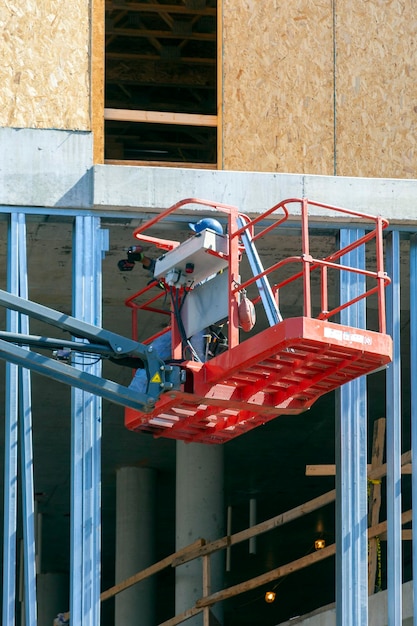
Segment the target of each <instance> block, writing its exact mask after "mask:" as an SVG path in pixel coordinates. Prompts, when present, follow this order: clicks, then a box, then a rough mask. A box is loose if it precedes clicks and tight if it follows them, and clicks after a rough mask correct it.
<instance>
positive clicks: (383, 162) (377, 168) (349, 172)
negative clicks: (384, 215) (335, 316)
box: [336, 0, 417, 178]
mask: <svg viewBox="0 0 417 626" xmlns="http://www.w3.org/2000/svg"><path fill="white" fill-rule="evenodd" d="M337 6H338V12H337V18H336V59H337V74H336V93H337V113H336V136H337V143H336V145H337V152H336V161H337V174H339V175H342V176H365V177H368V176H372V177H384V178H416V177H417V134H416V127H417V53H416V47H417V39H416V33H417V10H416V9H417V7H416V4H415V2H414V1H413V0H392V1H390V2H387V1H386V0H372V1H371V0H368V1H366V2H365V1H364V0H351V1H350V2H338V3H337Z"/></svg>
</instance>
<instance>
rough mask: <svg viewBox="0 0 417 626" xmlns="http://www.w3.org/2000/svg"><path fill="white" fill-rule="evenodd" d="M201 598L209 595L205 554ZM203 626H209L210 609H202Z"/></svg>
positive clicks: (207, 560)
mask: <svg viewBox="0 0 417 626" xmlns="http://www.w3.org/2000/svg"><path fill="white" fill-rule="evenodd" d="M202 590H203V598H205V597H207V596H209V595H210V593H211V582H210V555H209V554H205V555H204V556H203V588H202ZM203 626H210V607H208V606H206V607H204V609H203Z"/></svg>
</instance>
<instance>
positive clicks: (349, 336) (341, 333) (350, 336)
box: [324, 327, 372, 346]
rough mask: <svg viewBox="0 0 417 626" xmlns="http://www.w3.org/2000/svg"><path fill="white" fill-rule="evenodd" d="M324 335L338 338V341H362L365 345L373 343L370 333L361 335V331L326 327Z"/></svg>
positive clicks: (329, 337)
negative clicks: (351, 331)
mask: <svg viewBox="0 0 417 626" xmlns="http://www.w3.org/2000/svg"><path fill="white" fill-rule="evenodd" d="M324 336H325V337H327V338H328V339H337V340H338V341H349V342H351V343H361V344H362V345H365V346H370V345H372V337H370V336H369V335H361V334H360V333H350V332H349V331H347V330H342V329H338V328H326V327H325V328H324Z"/></svg>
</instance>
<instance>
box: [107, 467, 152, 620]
mask: <svg viewBox="0 0 417 626" xmlns="http://www.w3.org/2000/svg"><path fill="white" fill-rule="evenodd" d="M155 483H156V472H155V470H153V469H151V468H138V467H123V468H121V469H119V470H118V471H117V478H116V489H117V493H116V584H117V583H119V582H121V581H123V580H125V579H126V578H129V577H130V576H133V574H136V573H137V572H139V571H141V570H143V569H145V568H146V567H148V566H149V565H152V564H153V563H154V556H155V551H154V544H155V540H154V527H155V514H154V508H155V506H154V504H155ZM139 622H140V625H141V626H155V582H154V580H153V579H152V578H150V579H147V580H144V581H142V582H140V583H138V584H136V585H134V586H133V587H131V588H129V589H126V590H125V591H122V592H121V593H119V594H118V595H117V596H116V604H115V623H116V624H117V625H122V624H126V626H128V625H129V626H130V624H138V623H139Z"/></svg>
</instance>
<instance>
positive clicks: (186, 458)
mask: <svg viewBox="0 0 417 626" xmlns="http://www.w3.org/2000/svg"><path fill="white" fill-rule="evenodd" d="M223 535H224V505H223V446H217V445H212V446H211V445H203V444H194V443H191V444H187V443H184V442H182V441H178V442H177V477H176V549H177V550H179V549H180V548H183V547H184V546H187V545H189V544H190V543H192V542H193V541H195V540H196V539H199V538H200V537H202V538H204V539H206V540H207V541H211V540H214V539H218V538H219V537H223ZM223 572H224V552H221V553H218V554H216V555H215V556H214V557H211V590H212V591H217V590H219V589H221V588H222V583H223ZM201 595H202V562H201V559H199V560H195V561H191V562H190V563H186V564H184V565H181V566H180V567H177V568H176V594H175V610H176V614H179V613H182V612H183V611H185V610H186V609H188V608H191V607H192V606H193V605H194V603H195V601H196V600H197V599H198V598H200V597H201ZM213 614H214V615H215V616H216V618H217V620H218V622H219V623H220V624H222V610H221V606H215V607H214V608H213ZM202 624H203V616H202V614H200V615H197V616H195V617H192V618H190V619H189V620H187V626H201V625H202Z"/></svg>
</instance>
